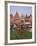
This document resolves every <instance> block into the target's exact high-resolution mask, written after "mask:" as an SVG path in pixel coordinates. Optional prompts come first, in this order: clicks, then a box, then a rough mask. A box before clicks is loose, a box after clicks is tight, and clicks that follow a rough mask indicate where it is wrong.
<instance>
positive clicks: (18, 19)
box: [10, 12, 32, 25]
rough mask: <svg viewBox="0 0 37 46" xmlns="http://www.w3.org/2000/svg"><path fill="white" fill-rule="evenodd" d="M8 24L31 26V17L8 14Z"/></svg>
mask: <svg viewBox="0 0 37 46" xmlns="http://www.w3.org/2000/svg"><path fill="white" fill-rule="evenodd" d="M10 24H16V25H17V24H30V25H32V15H31V14H30V15H29V16H28V15H26V16H25V15H21V16H20V14H19V13H18V12H16V14H15V15H12V14H10Z"/></svg>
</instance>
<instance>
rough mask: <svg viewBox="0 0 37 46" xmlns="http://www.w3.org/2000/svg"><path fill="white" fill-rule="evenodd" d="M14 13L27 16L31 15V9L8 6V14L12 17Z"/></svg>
mask: <svg viewBox="0 0 37 46" xmlns="http://www.w3.org/2000/svg"><path fill="white" fill-rule="evenodd" d="M16 12H18V13H21V14H23V15H26V14H27V15H29V14H32V7H29V6H10V13H12V14H13V15H15V14H16Z"/></svg>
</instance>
